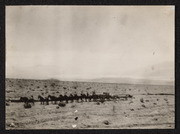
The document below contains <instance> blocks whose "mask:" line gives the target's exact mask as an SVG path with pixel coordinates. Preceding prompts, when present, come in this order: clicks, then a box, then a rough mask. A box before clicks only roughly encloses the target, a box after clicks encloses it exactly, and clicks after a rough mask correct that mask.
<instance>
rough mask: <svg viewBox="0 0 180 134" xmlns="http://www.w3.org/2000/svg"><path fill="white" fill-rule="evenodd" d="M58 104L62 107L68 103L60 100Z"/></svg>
mask: <svg viewBox="0 0 180 134" xmlns="http://www.w3.org/2000/svg"><path fill="white" fill-rule="evenodd" d="M58 106H60V107H65V106H66V103H64V102H60V103H59V104H58Z"/></svg>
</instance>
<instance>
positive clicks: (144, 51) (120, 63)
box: [6, 6, 175, 80]
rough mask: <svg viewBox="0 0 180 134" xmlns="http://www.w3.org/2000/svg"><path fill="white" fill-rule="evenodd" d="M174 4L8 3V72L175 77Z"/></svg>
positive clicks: (87, 76) (9, 74)
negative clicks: (44, 4) (11, 4)
mask: <svg viewBox="0 0 180 134" xmlns="http://www.w3.org/2000/svg"><path fill="white" fill-rule="evenodd" d="M174 42H175V40H174V6H6V77H7V78H28V79H29V78H31V79H49V78H55V79H63V78H66V79H72V78H73V79H75V78H77V79H92V78H93V79H94V78H104V77H117V78H118V77H121V78H122V77H129V78H144V79H158V80H174V46H175V43H174Z"/></svg>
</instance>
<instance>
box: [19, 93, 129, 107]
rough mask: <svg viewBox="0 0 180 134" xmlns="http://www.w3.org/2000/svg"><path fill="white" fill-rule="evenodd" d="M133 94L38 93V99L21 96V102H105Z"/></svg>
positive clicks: (126, 97) (125, 98) (125, 97)
mask: <svg viewBox="0 0 180 134" xmlns="http://www.w3.org/2000/svg"><path fill="white" fill-rule="evenodd" d="M132 97H133V96H132V95H129V94H126V95H110V94H109V93H107V92H103V94H96V93H95V92H93V93H92V95H90V94H89V93H87V94H84V93H81V94H80V95H78V94H77V93H75V94H70V95H69V96H68V95H66V94H65V95H62V94H60V95H59V97H56V96H53V95H48V96H47V97H43V96H41V95H38V100H34V98H33V96H31V97H30V98H28V97H20V102H24V103H33V104H34V103H35V101H40V103H41V104H43V105H44V104H46V105H48V104H49V102H51V103H54V104H56V103H57V102H58V101H59V102H66V103H68V102H74V101H75V102H83V101H85V102H87V101H89V102H91V101H100V102H104V101H110V100H117V99H123V100H127V99H128V98H132Z"/></svg>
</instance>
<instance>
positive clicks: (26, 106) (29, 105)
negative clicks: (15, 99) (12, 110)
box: [24, 103, 32, 108]
mask: <svg viewBox="0 0 180 134" xmlns="http://www.w3.org/2000/svg"><path fill="white" fill-rule="evenodd" d="M31 107H32V106H31V104H29V103H25V104H24V108H31Z"/></svg>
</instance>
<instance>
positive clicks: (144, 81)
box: [61, 78, 174, 85]
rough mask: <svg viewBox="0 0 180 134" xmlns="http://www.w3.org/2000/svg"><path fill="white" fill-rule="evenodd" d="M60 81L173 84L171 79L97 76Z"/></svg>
mask: <svg viewBox="0 0 180 134" xmlns="http://www.w3.org/2000/svg"><path fill="white" fill-rule="evenodd" d="M61 80H62V81H81V82H83V81H84V82H101V83H123V84H148V85H174V81H173V80H152V79H135V78H97V79H61Z"/></svg>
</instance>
